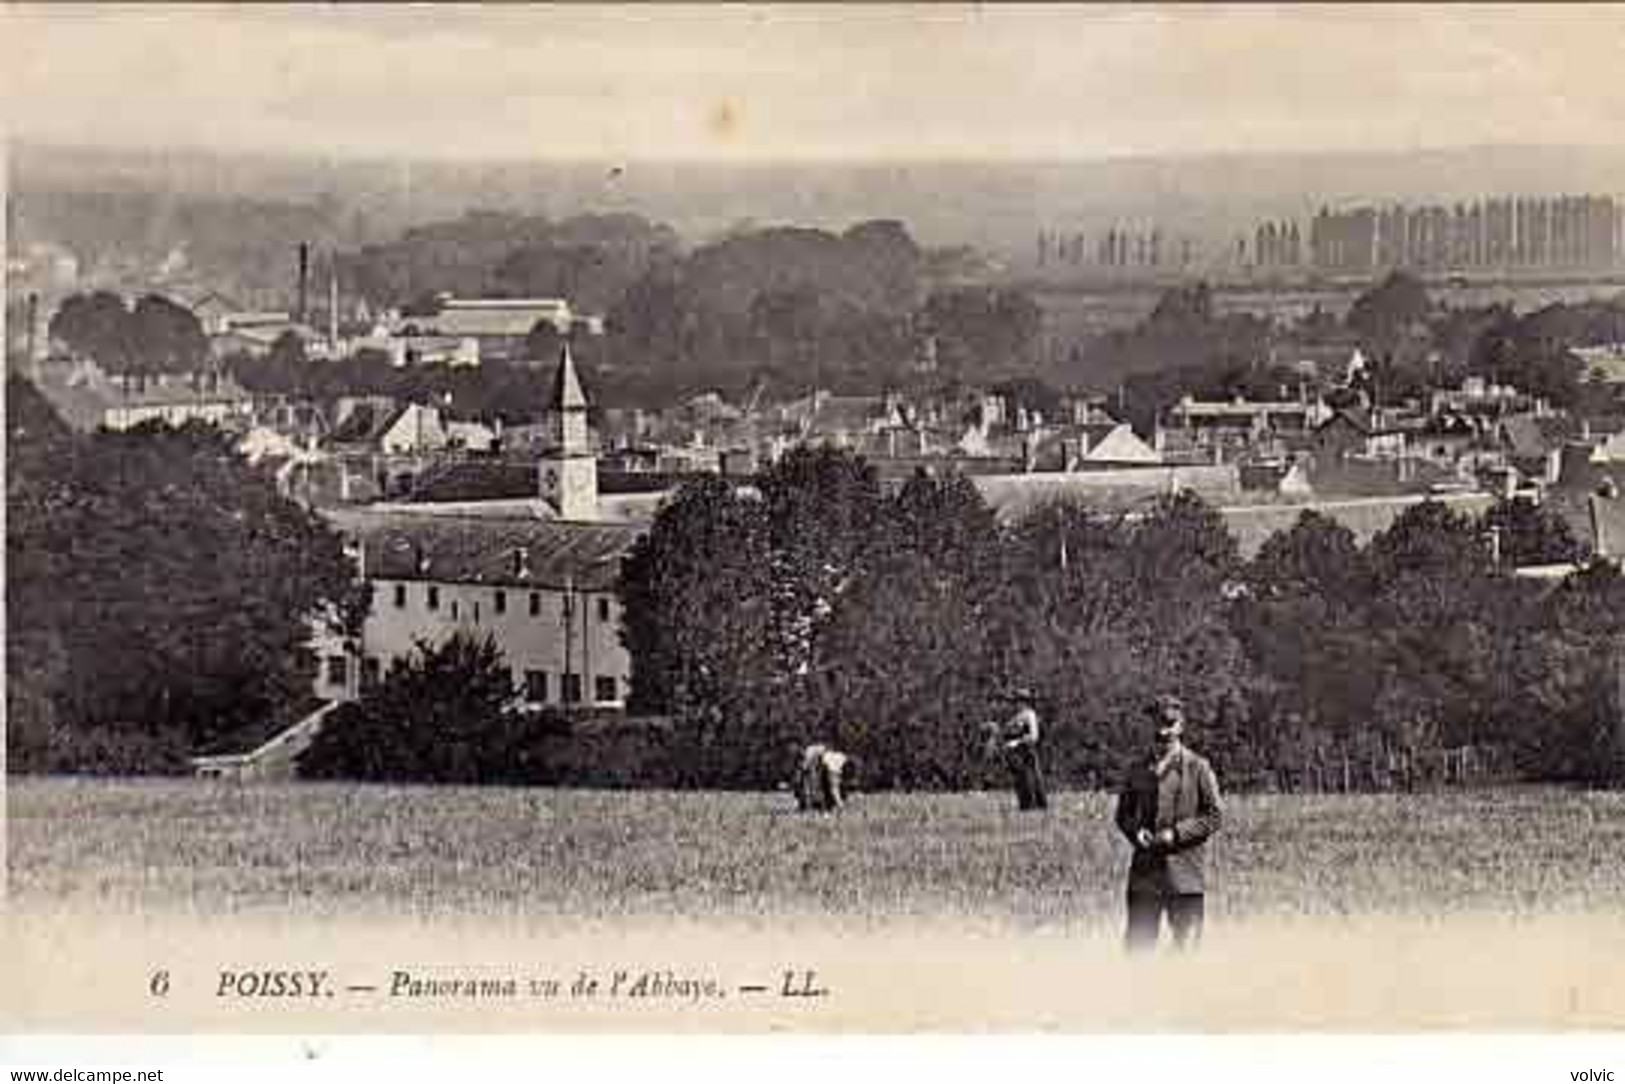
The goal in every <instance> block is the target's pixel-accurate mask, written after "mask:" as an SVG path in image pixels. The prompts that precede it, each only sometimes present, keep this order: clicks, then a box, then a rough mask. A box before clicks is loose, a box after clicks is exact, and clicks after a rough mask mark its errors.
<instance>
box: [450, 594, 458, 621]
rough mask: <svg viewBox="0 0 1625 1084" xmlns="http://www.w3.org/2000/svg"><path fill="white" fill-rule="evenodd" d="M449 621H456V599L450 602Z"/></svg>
mask: <svg viewBox="0 0 1625 1084" xmlns="http://www.w3.org/2000/svg"><path fill="white" fill-rule="evenodd" d="M451 619H452V620H453V621H455V620H457V600H456V599H452V600H451Z"/></svg>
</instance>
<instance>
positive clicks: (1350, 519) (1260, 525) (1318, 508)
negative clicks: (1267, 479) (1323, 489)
mask: <svg viewBox="0 0 1625 1084" xmlns="http://www.w3.org/2000/svg"><path fill="white" fill-rule="evenodd" d="M1425 500H1435V501H1438V502H1439V503H1441V504H1444V505H1446V506H1447V507H1449V508H1451V509H1453V510H1454V511H1457V512H1463V513H1466V514H1468V515H1472V516H1478V515H1482V514H1483V513H1484V512H1485V511H1487V510H1488V509H1489V508H1490V506H1491V505H1493V504H1494V503H1495V498H1494V497H1492V496H1490V495H1489V494H1488V493H1450V494H1440V495H1436V496H1432V497H1428V496H1422V495H1414V494H1412V495H1405V496H1394V497H1364V498H1356V499H1352V500H1320V501H1303V502H1292V503H1286V502H1282V503H1279V504H1273V503H1272V504H1252V505H1245V506H1242V505H1235V506H1230V507H1221V508H1220V509H1219V513H1220V514H1221V515H1223V516H1224V521H1225V525H1226V526H1228V527H1229V528H1230V533H1231V534H1232V535H1234V536H1235V538H1236V546H1237V548H1238V549H1239V550H1240V552H1241V556H1242V557H1244V558H1251V557H1253V556H1254V555H1255V554H1257V553H1258V551H1259V550H1260V549H1262V548H1263V545H1264V543H1265V542H1266V541H1267V540H1268V539H1269V537H1270V535H1272V534H1275V533H1276V532H1278V531H1289V530H1291V529H1292V527H1293V525H1295V524H1296V523H1297V522H1298V517H1299V516H1301V515H1302V514H1303V513H1304V512H1311V511H1312V512H1319V513H1320V514H1321V515H1323V516H1327V517H1329V518H1330V519H1333V520H1336V521H1337V522H1338V523H1340V524H1342V525H1343V526H1344V527H1347V528H1348V529H1349V530H1350V531H1352V532H1354V537H1355V538H1356V539H1357V540H1358V541H1359V543H1360V544H1361V545H1362V546H1363V545H1365V544H1366V543H1368V542H1370V541H1371V539H1372V538H1374V537H1375V536H1376V535H1377V534H1378V533H1379V532H1381V531H1385V530H1387V529H1388V528H1389V527H1390V526H1391V525H1392V524H1393V522H1394V520H1396V519H1398V518H1399V516H1400V514H1401V513H1402V512H1404V511H1405V510H1406V509H1407V508H1410V507H1411V506H1412V505H1416V504H1420V503H1422V502H1423V501H1425Z"/></svg>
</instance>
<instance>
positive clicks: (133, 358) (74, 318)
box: [49, 290, 209, 381]
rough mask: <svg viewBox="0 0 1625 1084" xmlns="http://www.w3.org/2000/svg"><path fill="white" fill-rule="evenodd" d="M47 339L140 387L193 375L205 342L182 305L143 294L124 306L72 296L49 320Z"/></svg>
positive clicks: (105, 297)
mask: <svg viewBox="0 0 1625 1084" xmlns="http://www.w3.org/2000/svg"><path fill="white" fill-rule="evenodd" d="M49 330H50V335H51V337H52V338H53V339H56V340H59V341H61V342H62V343H63V344H64V345H65V346H67V347H68V348H69V349H70V350H72V351H74V352H75V353H77V354H79V355H81V356H83V357H87V358H90V359H91V360H92V361H94V362H95V363H96V364H97V365H99V366H100V367H101V368H102V369H104V370H105V371H107V372H108V373H111V374H113V375H115V376H119V377H124V378H125V379H133V380H136V381H140V380H142V379H144V378H146V377H149V376H155V375H157V374H159V373H195V372H198V371H200V370H202V369H204V368H205V367H206V365H207V363H208V360H209V341H208V339H207V338H206V337H205V336H204V334H203V327H202V325H201V324H199V323H198V320H197V317H195V316H193V315H192V313H191V311H190V310H189V309H187V308H186V307H185V306H183V305H179V304H177V303H176V302H174V301H171V300H170V299H169V298H167V297H162V296H160V295H158V294H147V295H145V296H143V297H141V298H140V299H138V300H137V301H136V303H135V305H134V306H133V307H132V306H129V305H126V304H125V302H124V299H123V298H122V297H120V296H119V295H118V294H114V293H109V292H107V291H104V290H98V291H96V292H94V293H89V294H74V295H73V296H71V297H69V298H68V299H67V300H66V301H64V302H63V303H62V305H61V307H60V308H58V309H57V311H56V312H55V313H54V314H53V315H52V317H51V322H50V328H49Z"/></svg>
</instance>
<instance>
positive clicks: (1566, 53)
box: [0, 5, 1625, 162]
mask: <svg viewBox="0 0 1625 1084" xmlns="http://www.w3.org/2000/svg"><path fill="white" fill-rule="evenodd" d="M0 12H3V13H0V29H3V34H0V103H3V110H4V112H3V114H0V115H3V116H4V118H5V119H6V121H7V122H8V126H9V127H10V129H11V131H12V132H13V134H15V135H17V136H20V137H22V138H24V139H34V140H38V141H50V142H59V143H73V144H80V145H113V146H119V147H129V146H138V147H157V146H186V147H203V148H212V149H220V150H231V151H235V150H257V151H273V152H274V151H284V150H291V151H299V152H307V153H308V152H314V153H319V154H337V155H344V154H355V155H369V156H371V155H410V156H413V157H422V158H464V159H468V158H595V159H604V158H607V159H616V160H650V159H719V160H724V161H735V162H736V161H741V160H743V161H749V160H756V159H761V160H770V159H785V158H799V157H807V158H836V159H839V158H846V159H852V158H865V159H875V158H879V159H922V158H983V157H985V158H1100V157H1110V156H1120V155H1133V154H1165V153H1195V152H1214V151H1249V150H1259V151H1294V150H1397V149H1413V148H1419V147H1453V146H1464V145H1474V144H1486V143H1564V144H1590V145H1598V144H1601V145H1617V144H1618V143H1619V141H1620V140H1621V139H1622V138H1625V7H1619V6H1611V7H1610V6H1580V7H1554V6H1546V5H1541V6H1535V5H1530V6H1527V7H1514V6H1494V7H1458V6H1454V5H1438V6H1420V7H1380V8H1376V9H1371V8H1365V7H1347V8H1343V7H1333V6H1303V7H1263V6H1243V7H1236V8H1220V7H1201V8H1197V7H1175V8H1155V7H1134V8H1126V9H1125V8H1112V7H1100V6H1083V7H1077V8H1059V7H1051V6H1035V7H987V8H978V7H970V6H960V7H953V6H949V7H930V8H923V7H908V6H889V7H878V6H864V7H814V8H808V7H796V8H777V7H728V8H720V7H654V6H633V7H625V8H617V7H611V6H605V7H578V6H568V7H563V8H547V7H501V8H497V7H483V8H476V7H461V6H459V7H446V8H436V7H432V6H405V5H400V6H391V7H368V8H359V7H343V8H340V7H332V6H311V7H286V8H259V7H250V8H246V9H245V8H212V7H174V8H167V7H143V8H130V7H93V6H64V7H56V8H48V7H40V6H26V5H24V6H13V7H9V8H5V9H0Z"/></svg>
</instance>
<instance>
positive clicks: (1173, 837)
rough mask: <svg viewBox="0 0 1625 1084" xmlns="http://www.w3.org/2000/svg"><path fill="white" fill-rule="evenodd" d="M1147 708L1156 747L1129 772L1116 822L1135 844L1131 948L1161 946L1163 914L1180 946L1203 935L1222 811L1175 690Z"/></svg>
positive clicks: (1130, 878) (1130, 894) (1209, 771)
mask: <svg viewBox="0 0 1625 1084" xmlns="http://www.w3.org/2000/svg"><path fill="white" fill-rule="evenodd" d="M1147 714H1148V717H1149V724H1150V726H1151V727H1153V728H1154V729H1153V733H1154V745H1153V750H1152V753H1151V755H1150V756H1149V757H1147V758H1146V759H1145V760H1144V761H1142V762H1140V763H1139V764H1137V765H1136V766H1135V767H1134V768H1133V769H1132V770H1131V771H1130V772H1129V775H1128V779H1127V780H1126V781H1125V783H1124V785H1123V788H1122V790H1121V792H1120V793H1119V795H1118V799H1117V816H1116V820H1117V827H1118V829H1119V830H1120V831H1121V832H1122V833H1123V835H1124V836H1125V837H1127V839H1128V841H1129V843H1130V844H1132V845H1133V847H1134V858H1133V860H1132V861H1131V862H1130V864H1129V873H1128V933H1127V937H1126V941H1127V945H1128V948H1129V950H1130V951H1138V950H1142V949H1148V948H1153V947H1155V946H1156V943H1157V937H1158V935H1159V933H1160V930H1161V927H1162V916H1163V915H1164V914H1166V915H1167V916H1168V928H1169V930H1170V931H1171V932H1172V934H1173V939H1174V944H1175V946H1177V947H1180V948H1184V947H1185V946H1187V945H1190V946H1194V945H1195V944H1196V943H1197V942H1198V941H1199V940H1201V936H1202V917H1203V912H1204V910H1205V900H1206V897H1205V892H1206V890H1207V884H1206V874H1205V866H1206V859H1207V840H1208V837H1210V836H1212V835H1213V833H1215V832H1217V831H1218V830H1219V824H1220V821H1221V819H1222V816H1223V813H1222V810H1221V807H1220V799H1219V781H1218V778H1217V777H1216V776H1215V775H1214V774H1213V767H1212V765H1210V764H1209V763H1208V762H1207V760H1206V759H1205V758H1204V757H1202V756H1200V755H1198V754H1197V753H1195V752H1193V751H1192V750H1191V749H1189V748H1188V747H1186V745H1185V743H1184V740H1183V738H1184V732H1185V706H1184V704H1183V703H1182V702H1181V701H1180V699H1179V698H1178V697H1176V696H1159V697H1157V699H1156V700H1155V701H1153V702H1152V704H1151V705H1150V707H1149V709H1148V712H1147Z"/></svg>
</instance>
